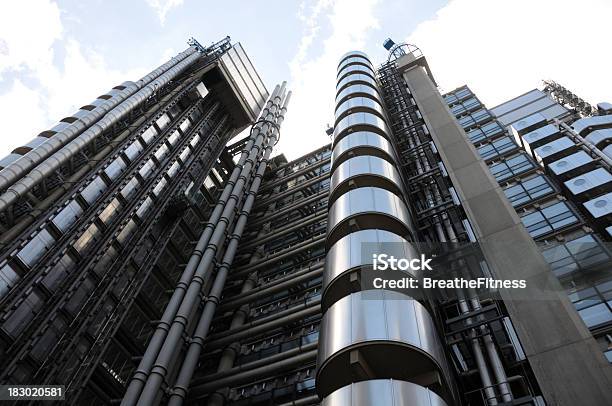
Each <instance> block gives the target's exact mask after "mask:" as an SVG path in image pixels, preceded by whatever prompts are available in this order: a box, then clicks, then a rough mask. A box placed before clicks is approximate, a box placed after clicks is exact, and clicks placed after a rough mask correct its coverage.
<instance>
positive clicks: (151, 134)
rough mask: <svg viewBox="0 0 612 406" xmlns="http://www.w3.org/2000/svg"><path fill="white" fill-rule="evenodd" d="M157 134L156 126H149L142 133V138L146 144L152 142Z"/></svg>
mask: <svg viewBox="0 0 612 406" xmlns="http://www.w3.org/2000/svg"><path fill="white" fill-rule="evenodd" d="M155 135H157V131H155V128H154V127H149V128H147V130H146V131H145V132H143V133H142V134H140V138H142V140H143V141H144V142H145V144H150V143H151V141H152V140H153V138H155Z"/></svg>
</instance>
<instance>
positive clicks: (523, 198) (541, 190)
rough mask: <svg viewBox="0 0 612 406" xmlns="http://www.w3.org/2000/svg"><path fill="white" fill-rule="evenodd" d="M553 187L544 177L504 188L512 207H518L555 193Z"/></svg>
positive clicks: (540, 176)
mask: <svg viewBox="0 0 612 406" xmlns="http://www.w3.org/2000/svg"><path fill="white" fill-rule="evenodd" d="M553 190H554V189H553V188H552V186H550V184H549V183H548V182H547V181H546V178H545V177H544V176H542V175H538V176H536V177H535V178H531V179H528V180H523V181H521V182H520V183H519V184H517V185H511V186H508V187H506V188H504V193H505V194H506V197H507V198H508V200H510V203H512V206H514V207H517V206H520V205H522V204H525V203H527V202H530V201H532V200H535V199H537V198H539V197H542V196H545V195H547V194H549V193H552V192H553Z"/></svg>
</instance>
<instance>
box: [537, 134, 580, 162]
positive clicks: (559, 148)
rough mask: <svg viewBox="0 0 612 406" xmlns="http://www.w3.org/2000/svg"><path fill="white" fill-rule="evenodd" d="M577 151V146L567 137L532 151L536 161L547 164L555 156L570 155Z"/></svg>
mask: <svg viewBox="0 0 612 406" xmlns="http://www.w3.org/2000/svg"><path fill="white" fill-rule="evenodd" d="M577 149H578V146H577V145H576V144H575V143H574V141H572V140H571V139H569V138H568V137H561V138H559V139H558V140H556V141H553V142H549V143H548V144H545V145H542V146H541V147H538V148H536V149H534V150H533V153H534V154H535V157H536V159H537V160H538V161H540V162H542V161H544V162H548V161H549V160H550V159H551V158H552V159H554V158H553V157H555V156H557V155H560V154H561V155H563V154H565V155H570V154H571V153H573V152H574V151H576V150H577Z"/></svg>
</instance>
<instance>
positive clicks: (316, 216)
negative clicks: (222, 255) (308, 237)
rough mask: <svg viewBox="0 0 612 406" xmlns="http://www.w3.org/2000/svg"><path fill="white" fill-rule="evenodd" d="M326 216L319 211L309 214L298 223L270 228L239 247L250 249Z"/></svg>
mask: <svg viewBox="0 0 612 406" xmlns="http://www.w3.org/2000/svg"><path fill="white" fill-rule="evenodd" d="M326 218H327V213H321V214H316V213H315V214H312V215H310V216H307V217H304V218H302V219H300V222H299V223H293V222H292V223H291V224H289V225H287V226H284V227H279V228H275V229H273V230H270V232H269V233H267V234H266V235H264V236H263V237H261V238H256V239H255V240H253V241H249V242H248V243H247V244H243V245H242V246H241V247H240V250H246V249H250V248H253V247H254V246H257V245H260V244H264V243H266V242H268V241H271V240H275V239H277V238H279V237H280V236H282V235H284V234H287V233H290V232H292V231H295V230H299V229H300V228H303V227H304V226H308V225H311V224H313V223H316V222H317V221H321V220H324V219H326Z"/></svg>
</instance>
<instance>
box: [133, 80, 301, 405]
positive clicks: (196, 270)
mask: <svg viewBox="0 0 612 406" xmlns="http://www.w3.org/2000/svg"><path fill="white" fill-rule="evenodd" d="M285 86H286V84H285V83H283V84H282V85H281V86H276V88H275V89H274V92H273V93H272V95H271V96H270V99H269V100H268V102H267V104H266V107H265V108H264V109H263V111H262V113H261V116H260V119H259V120H258V121H257V123H256V124H255V125H254V126H253V128H252V130H251V135H250V137H249V140H248V142H247V143H246V145H245V147H244V149H243V151H242V153H241V156H240V158H239V160H238V162H237V163H236V166H235V168H234V170H233V172H232V175H231V176H230V178H229V179H228V181H227V184H226V186H225V188H224V190H223V192H222V193H221V196H220V198H219V200H218V202H217V204H216V206H215V208H214V209H213V212H212V214H211V216H210V219H209V221H208V224H207V226H206V228H205V229H204V231H203V232H202V234H201V235H200V238H199V240H198V242H197V244H196V247H195V249H194V251H193V253H192V255H191V257H190V259H189V262H188V264H187V266H186V267H185V270H184V271H183V273H182V275H181V278H180V280H179V282H178V284H177V286H176V288H175V290H174V293H173V295H172V297H171V299H170V301H169V302H168V304H167V306H166V309H165V310H164V314H163V316H162V319H161V320H160V322H159V324H158V326H157V328H156V330H155V332H154V334H153V336H152V338H151V340H150V342H149V344H148V346H147V349H146V351H145V354H144V356H143V358H142V360H141V362H140V365H139V366H138V369H137V370H136V373H135V375H134V377H133V378H132V380H131V382H130V384H129V386H128V389H127V391H126V394H125V396H124V398H123V401H122V405H133V404H136V403H138V404H143V405H145V404H146V405H149V404H154V403H156V402H158V401H159V395H160V388H161V385H162V383H163V382H164V381H167V380H168V378H169V377H168V375H169V374H170V371H171V370H175V368H176V367H178V366H180V368H179V369H178V371H179V374H178V378H177V381H176V385H175V388H174V389H175V390H174V391H173V396H172V402H173V404H181V403H182V401H183V399H184V397H185V395H186V393H187V388H188V385H189V381H190V379H191V375H192V374H193V371H194V369H195V367H196V365H197V362H198V358H199V354H200V352H201V349H202V345H203V340H204V338H205V337H206V335H207V333H208V330H209V327H210V322H211V321H212V316H213V315H214V310H215V308H216V305H217V303H218V300H219V296H220V292H221V291H222V289H223V286H224V284H225V279H226V277H227V272H228V270H229V266H230V264H231V262H232V261H233V257H234V255H235V253H236V248H237V244H238V240H239V238H240V236H241V234H242V231H243V230H244V226H245V224H246V219H247V216H248V214H249V212H250V210H251V208H252V206H253V202H254V196H255V194H256V193H257V190H258V189H259V185H260V183H261V177H262V176H263V173H264V172H265V169H266V166H267V162H268V159H269V157H270V154H271V153H272V148H273V146H274V144H275V143H276V141H277V140H278V136H279V127H280V124H281V123H282V121H283V118H284V113H285V110H286V107H287V103H288V102H289V98H290V93H289V94H286V91H285ZM245 196H246V198H245V199H243V198H244V197H245ZM241 203H242V204H241ZM236 212H238V213H239V215H238V218H237V219H235V218H234V216H235V213H236ZM234 220H235V222H234ZM232 225H234V227H233V231H232V233H231V235H230V238H229V242H228V243H227V246H225V242H226V241H225V240H226V234H228V231H229V230H232ZM222 253H223V254H224V256H223V260H222V263H221V266H220V268H219V269H218V271H217V274H216V277H215V279H214V281H213V283H212V289H211V292H210V294H209V295H208V297H207V298H206V300H205V301H204V302H205V303H204V311H203V312H202V313H201V315H200V316H199V318H198V319H196V320H198V322H197V326H196V327H195V332H194V334H193V336H192V340H191V342H190V345H189V346H188V349H187V353H186V357H185V359H184V362H183V363H181V364H180V365H177V362H180V361H179V360H180V358H181V356H180V352H181V351H180V350H181V347H182V345H183V342H184V341H183V335H184V334H186V333H187V334H188V333H189V331H187V328H188V326H193V325H194V323H192V320H194V317H195V314H197V309H198V306H199V304H200V303H201V302H202V294H203V292H202V290H203V288H204V286H206V285H207V282H208V280H209V278H210V276H211V274H212V272H213V270H214V261H215V258H216V257H217V256H218V255H220V254H222Z"/></svg>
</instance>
